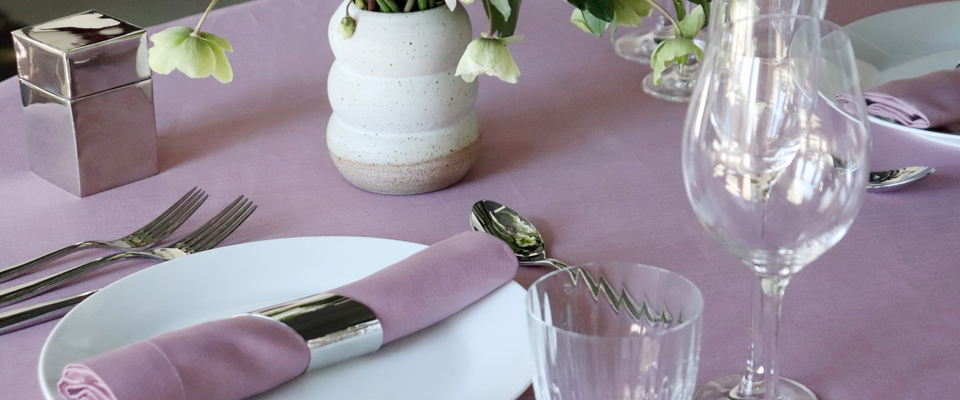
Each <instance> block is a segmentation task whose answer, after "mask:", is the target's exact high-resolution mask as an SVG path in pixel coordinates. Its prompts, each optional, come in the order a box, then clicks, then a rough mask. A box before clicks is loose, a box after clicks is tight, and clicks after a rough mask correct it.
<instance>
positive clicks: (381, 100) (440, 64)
mask: <svg viewBox="0 0 960 400" xmlns="http://www.w3.org/2000/svg"><path fill="white" fill-rule="evenodd" d="M346 4H347V3H343V4H341V6H340V8H338V10H339V11H338V12H337V13H335V14H334V15H333V17H332V18H331V19H330V26H329V29H328V31H327V36H328V38H329V40H330V47H331V48H332V49H333V54H334V55H335V56H336V61H334V62H333V65H332V66H331V68H330V76H329V79H328V80H327V94H328V96H329V98H330V106H331V107H332V108H333V115H331V116H330V122H329V124H328V125H327V148H328V149H329V151H330V157H331V158H333V162H334V164H336V166H337V169H339V170H340V173H341V174H342V175H343V176H344V177H345V178H346V179H347V180H348V181H350V183H352V184H354V185H355V186H357V187H359V188H361V189H364V190H368V191H371V192H377V193H387V194H414V193H425V192H431V191H434V190H439V189H443V188H445V187H448V186H450V185H452V184H454V183H456V182H457V181H458V180H460V178H463V176H464V175H465V174H466V173H467V171H468V170H469V169H470V166H471V165H473V162H474V160H476V158H477V155H478V154H479V149H478V146H479V138H480V128H479V125H478V123H477V113H476V110H475V109H474V104H475V102H476V98H477V82H476V81H474V82H472V83H467V82H464V81H463V79H462V78H460V77H458V76H455V75H454V73H455V72H456V69H457V64H458V63H459V62H460V57H461V56H462V55H463V51H464V49H466V47H467V44H469V43H470V40H471V39H472V34H473V31H472V29H471V27H470V18H469V16H468V15H467V12H466V11H465V10H464V9H463V7H462V6H458V7H457V8H456V10H455V11H453V12H451V11H450V9H448V8H446V7H437V8H434V9H431V10H427V11H417V12H410V13H378V12H368V11H361V10H359V9H357V8H356V7H355V6H354V5H353V4H350V6H349V7H350V15H351V16H352V17H354V18H355V19H356V20H357V29H356V32H355V33H354V35H353V36H352V37H350V38H349V39H343V38H342V37H341V36H340V34H339V33H338V32H337V27H338V26H339V25H340V19H341V18H343V16H344V14H343V12H342V11H343V10H344V7H345V6H346Z"/></svg>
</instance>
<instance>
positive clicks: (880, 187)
mask: <svg viewBox="0 0 960 400" xmlns="http://www.w3.org/2000/svg"><path fill="white" fill-rule="evenodd" d="M934 171H936V170H935V169H934V168H933V167H904V168H897V169H892V170H889V171H880V172H871V173H870V182H869V183H867V191H869V192H875V193H876V192H889V191H893V190H899V189H903V188H904V187H906V186H908V185H910V184H912V183H915V182H917V181H919V180H921V179H923V178H926V177H928V176H930V174H932V173H934Z"/></svg>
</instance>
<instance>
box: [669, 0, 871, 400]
mask: <svg viewBox="0 0 960 400" xmlns="http://www.w3.org/2000/svg"><path fill="white" fill-rule="evenodd" d="M716 32H717V33H716V34H714V35H712V37H711V44H710V46H708V48H707V54H706V56H705V59H704V62H703V64H702V70H701V73H700V76H699V77H698V79H697V85H696V88H695V91H694V96H693V100H692V101H691V103H690V108H689V109H688V113H687V120H686V124H685V127H684V139H683V176H684V183H685V186H686V191H687V197H688V199H689V200H690V203H691V204H692V206H693V209H694V211H695V213H696V214H697V216H698V218H699V219H700V222H701V223H702V224H703V226H704V227H705V228H706V229H707V231H709V232H710V233H711V234H712V236H713V237H714V239H715V240H717V241H718V242H719V243H720V244H721V245H722V246H723V247H724V248H725V249H726V250H727V251H728V252H730V253H731V254H733V255H734V256H736V257H737V258H739V259H740V260H741V261H742V262H743V263H744V264H746V265H747V266H749V267H750V268H752V269H753V271H754V272H755V273H756V281H757V282H756V285H755V289H754V294H753V319H752V321H753V322H752V329H751V339H752V343H751V346H750V350H751V351H750V358H749V359H748V361H747V365H746V366H747V368H746V372H745V373H744V374H740V375H730V376H726V377H722V378H719V379H717V380H714V381H711V382H709V383H707V384H706V385H705V386H703V387H701V388H700V389H699V390H698V391H697V394H696V395H695V396H694V399H696V400H717V399H744V398H749V399H764V400H773V399H782V400H788V399H789V400H812V399H816V396H815V395H814V394H813V392H812V391H810V390H809V389H808V388H806V387H805V386H803V385H802V384H800V383H798V382H796V381H793V380H790V379H786V378H782V377H779V376H778V373H779V366H778V364H777V352H778V330H779V322H780V304H781V300H782V296H783V293H784V289H785V288H786V286H787V283H788V282H789V281H790V277H792V276H793V275H794V274H796V273H797V272H799V271H800V270H801V269H802V268H803V267H804V266H806V265H808V264H809V263H810V262H812V261H814V260H815V259H817V258H818V257H819V256H820V255H822V254H823V253H824V252H826V251H827V250H829V249H830V248H831V247H833V245H834V244H836V243H837V242H838V241H839V240H840V239H841V238H842V237H843V236H844V234H845V233H846V232H847V229H848V228H849V227H850V225H851V224H852V223H853V220H854V217H856V215H857V212H858V210H859V209H860V205H861V204H862V202H863V197H864V193H865V185H866V183H867V178H868V172H867V171H868V166H867V148H868V145H869V140H870V139H869V130H868V129H869V128H868V127H869V125H868V123H867V117H866V110H865V103H864V101H863V93H862V92H861V89H860V80H859V76H858V74H857V69H856V63H855V60H856V59H855V58H854V55H853V51H852V49H851V47H850V39H849V38H848V37H847V35H846V34H845V33H844V31H843V29H842V28H841V27H839V26H837V25H836V24H833V23H831V22H827V21H822V20H819V19H817V18H815V17H808V16H797V15H782V14H781V15H762V16H754V17H752V18H748V19H741V20H736V21H733V22H729V23H727V24H725V25H724V26H723V27H721V28H719V29H717V30H716ZM838 99H843V100H845V101H841V100H838Z"/></svg>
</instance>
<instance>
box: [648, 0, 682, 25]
mask: <svg viewBox="0 0 960 400" xmlns="http://www.w3.org/2000/svg"><path fill="white" fill-rule="evenodd" d="M647 3H650V5H651V6H653V8H656V9H657V10H658V11H660V13H661V14H663V15H664V16H665V17H667V19H669V20H670V22H671V23H672V24H673V26H675V27H677V29H680V23H679V22H677V20H676V18H673V16H672V15H670V13H668V12H667V10H666V9H664V8H663V7H662V6H661V5H660V4H657V2H656V1H655V0H647Z"/></svg>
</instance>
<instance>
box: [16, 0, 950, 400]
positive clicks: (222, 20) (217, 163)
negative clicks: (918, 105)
mask: <svg viewBox="0 0 960 400" xmlns="http://www.w3.org/2000/svg"><path fill="white" fill-rule="evenodd" d="M924 2H926V1H923V0H892V1H884V2H872V1H866V0H852V1H846V2H842V1H835V2H833V4H831V5H830V7H829V9H828V13H827V17H828V19H830V20H833V21H835V22H837V23H839V24H841V25H843V24H847V23H849V22H852V21H854V20H856V19H859V18H862V17H865V16H868V15H872V14H875V13H878V12H882V11H886V10H891V9H895V8H898V7H903V6H908V5H913V4H920V3H924ZM339 4H340V3H339V2H338V1H297V0H259V1H254V2H251V3H248V4H242V5H239V6H233V7H229V8H225V9H221V10H217V11H216V12H215V13H214V14H213V15H212V16H211V17H210V18H209V19H208V21H207V23H206V25H205V28H206V29H207V30H209V31H211V32H214V33H216V34H218V35H221V36H224V37H226V38H229V39H230V40H231V41H232V42H233V45H234V48H235V49H236V51H235V52H234V53H233V54H232V56H231V62H232V64H233V66H234V69H235V73H236V78H235V80H234V82H233V83H231V84H228V85H222V84H220V83H218V82H216V81H215V80H213V79H206V80H199V81H198V80H191V79H188V78H185V77H184V76H182V75H179V74H173V75H169V76H160V75H156V76H155V77H154V79H155V82H154V87H155V92H156V107H157V124H158V131H159V145H160V168H161V172H160V174H159V175H157V176H155V177H151V178H148V179H145V180H142V181H139V182H135V183H132V184H129V185H126V186H122V187H120V188H117V189H113V190H110V191H107V192H103V193H100V194H97V195H94V196H91V197H88V198H84V199H78V198H76V197H74V196H72V195H70V194H68V193H66V192H64V191H62V190H61V189H59V188H57V187H55V186H53V185H51V184H49V183H47V182H46V181H43V180H42V179H40V178H38V177H36V176H34V175H33V174H32V173H31V172H29V169H28V165H27V158H26V150H25V149H26V142H25V141H26V137H25V135H24V132H23V123H22V119H21V114H20V112H21V106H20V97H19V91H18V86H17V82H16V79H10V80H6V81H4V82H0V265H10V264H13V263H15V262H19V261H22V260H24V259H27V258H29V257H31V256H35V255H37V254H40V253H43V252H45V251H49V250H51V249H52V248H54V247H57V246H60V245H65V244H68V243H73V242H76V241H78V240H81V239H88V238H101V237H102V238H105V239H111V238H113V237H115V236H116V237H118V236H122V235H124V234H126V233H128V232H129V231H132V230H133V229H136V228H137V227H138V226H139V225H141V224H142V223H143V222H145V221H147V220H149V219H151V218H153V216H154V215H155V214H156V213H157V212H158V211H159V210H162V209H163V208H165V207H166V206H167V205H168V204H169V203H170V202H172V201H173V200H174V199H176V198H177V197H179V196H180V195H181V194H182V193H184V192H185V191H186V190H187V189H189V188H190V187H193V186H195V185H199V186H201V187H203V188H204V189H206V190H207V192H208V193H211V194H212V198H211V200H210V201H209V202H210V203H212V204H216V206H211V205H207V206H205V207H204V208H202V209H201V211H200V212H199V214H198V216H197V217H194V219H193V220H191V221H188V222H187V224H186V225H187V226H186V227H185V228H182V229H183V231H184V232H186V231H188V230H190V229H193V228H195V227H196V226H197V225H198V223H199V222H200V221H202V220H203V219H205V218H207V217H209V216H210V215H212V212H213V211H212V210H214V209H215V208H218V207H220V206H221V205H222V204H225V203H226V202H227V201H228V200H229V199H231V198H233V197H235V196H237V195H238V194H241V193H243V194H246V195H247V196H249V197H250V198H252V199H253V200H254V201H255V202H257V204H259V205H260V208H259V209H258V210H257V212H256V213H255V214H254V215H253V216H252V217H251V218H250V220H249V221H248V222H247V223H246V224H245V225H244V226H243V227H241V228H240V229H239V230H238V231H237V232H236V233H235V234H234V235H233V236H231V237H230V238H228V239H227V240H226V241H225V242H224V245H229V244H236V243H242V242H249V241H255V240H263V239H270V238H281V237H293V236H317V235H352V236H372V237H384V238H391V239H400V240H406V241H412V242H419V243H434V242H437V241H439V240H441V239H443V238H446V237H449V236H452V235H454V234H456V233H458V232H461V231H463V230H466V229H468V223H467V214H468V211H469V209H470V206H471V205H472V204H473V203H474V202H475V201H477V200H480V199H492V200H497V201H500V202H502V203H505V204H508V205H510V206H512V207H513V208H515V209H517V210H519V211H521V212H522V213H523V214H524V215H526V216H528V217H530V218H531V219H532V220H533V221H534V222H535V223H536V225H537V226H538V227H539V228H541V229H542V230H543V231H544V235H545V237H546V240H547V242H548V244H549V245H550V252H551V255H553V256H556V257H559V258H561V259H563V260H564V261H566V262H568V263H581V262H588V261H595V260H628V261H635V262H642V263H646V264H651V265H656V266H659V267H663V268H667V269H669V270H672V271H676V272H678V273H681V274H683V275H684V276H686V277H688V278H690V279H691V280H692V281H693V282H694V283H695V284H697V285H698V286H699V287H700V288H701V289H702V291H703V293H704V296H705V298H706V310H705V316H704V338H703V351H702V354H701V362H700V374H699V380H700V382H701V383H702V382H705V381H706V380H708V379H711V378H714V377H717V376H720V375H726V374H730V373H739V372H740V371H741V368H742V367H743V362H744V359H745V357H746V355H747V344H748V343H747V329H748V326H749V321H750V313H749V309H750V306H749V304H750V295H749V293H750V285H751V284H752V283H753V281H752V279H751V273H750V272H749V271H748V269H747V268H745V267H742V266H739V265H738V262H737V261H736V260H734V259H733V257H731V256H729V255H727V254H726V253H725V252H724V251H723V250H722V249H721V248H720V246H719V245H717V244H716V243H715V242H714V241H713V240H712V239H710V237H709V236H708V234H707V233H706V231H705V230H704V229H703V228H701V226H700V224H699V223H698V222H697V219H696V216H695V215H694V213H693V212H692V209H691V208H690V206H689V204H688V202H687V200H686V196H685V193H684V189H683V181H682V176H681V170H680V137H681V134H680V131H681V127H682V123H683V117H684V114H685V111H686V104H677V103H668V102H663V101H659V100H655V99H653V98H651V97H648V96H646V95H644V94H643V91H642V89H641V84H640V82H641V79H642V78H643V76H644V75H646V74H647V73H648V72H649V71H650V70H649V68H648V67H646V66H640V65H637V64H635V63H631V62H628V61H624V60H622V59H619V58H618V57H617V56H616V54H615V53H614V51H613V49H612V46H611V44H610V41H609V38H604V39H594V38H592V37H591V36H589V35H587V34H584V33H583V32H581V31H580V30H579V29H577V28H575V27H572V26H570V24H569V23H568V22H567V21H568V19H569V16H570V12H571V8H570V6H569V5H567V4H566V3H565V2H563V1H549V2H546V1H537V2H529V4H525V5H524V9H523V12H522V14H523V15H522V17H521V22H520V25H519V27H518V33H520V34H523V35H525V36H526V39H525V40H524V41H522V42H520V43H517V44H514V45H511V51H512V53H513V54H514V57H515V58H516V60H517V63H518V64H519V66H520V69H521V71H522V72H523V75H522V76H521V77H520V82H519V83H517V84H516V85H510V84H505V83H501V82H499V81H496V80H495V79H489V78H488V77H483V78H480V79H481V89H480V96H479V100H478V103H477V110H478V113H479V116H480V120H481V126H482V141H483V142H482V143H483V150H482V154H481V157H480V161H479V163H478V164H477V165H476V166H475V167H474V168H473V170H472V171H471V172H470V173H469V174H468V175H467V176H466V178H464V180H463V181H461V182H459V183H458V184H457V185H455V186H453V187H451V188H449V189H446V190H442V191H439V192H435V193H429V194H423V195H416V196H386V195H377V194H371V193H367V192H363V191H361V190H359V189H356V188H354V187H353V186H351V185H350V184H349V183H347V182H346V181H345V180H344V179H343V178H342V177H340V175H339V174H338V172H337V171H336V169H335V168H334V166H333V163H332V162H331V160H330V158H329V157H328V155H327V151H326V147H325V137H324V130H325V127H326V123H327V119H328V118H329V116H330V105H329V103H328V102H327V99H326V77H327V72H328V70H329V67H330V63H331V62H332V60H333V57H332V55H331V53H330V49H329V46H328V45H327V40H326V26H327V21H328V20H329V18H330V16H331V15H332V13H333V12H334V9H335V8H336V6H337V5H339ZM468 9H469V10H470V12H471V14H472V15H473V17H474V21H475V25H476V26H475V30H476V31H477V32H480V31H481V30H483V28H484V26H483V25H484V24H483V23H481V22H479V21H482V20H483V19H482V15H481V12H482V10H481V9H480V7H478V5H476V4H474V5H472V6H469V7H468ZM117 17H120V18H124V16H122V15H118V16H117ZM131 22H136V21H131ZM195 22H196V18H191V19H188V20H186V21H183V22H177V23H176V24H178V25H193V24H194V23H195ZM891 29H896V27H891ZM157 30H158V28H153V29H150V31H151V32H156V31H157ZM905 34H909V33H908V32H905ZM873 133H874V147H873V151H872V157H873V159H872V163H873V169H882V168H888V167H894V166H903V165H918V164H922V165H932V166H934V167H936V168H937V173H936V174H934V175H933V176H931V177H930V178H928V179H926V180H924V181H922V182H920V183H918V184H917V185H915V186H912V187H910V188H909V189H907V190H904V191H901V192H894V193H890V194H871V195H868V197H867V199H866V202H865V204H864V206H863V209H862V211H861V212H860V215H859V217H858V218H857V221H856V222H855V223H854V225H853V227H852V228H851V229H850V231H849V233H848V234H847V236H846V238H844V239H843V240H842V241H841V242H840V243H839V244H838V245H837V246H836V247H835V248H834V249H832V250H831V251H829V252H827V253H826V254H825V255H824V256H823V257H822V258H821V259H819V260H817V261H816V262H814V263H813V264H812V265H810V266H809V267H808V268H806V269H805V270H804V271H803V272H801V273H800V274H799V275H797V276H796V277H795V278H794V279H793V280H792V283H791V285H790V287H789V289H788V290H787V295H786V299H785V304H784V308H783V310H784V311H783V326H782V340H781V343H782V351H781V355H782V368H781V372H782V373H783V374H784V375H785V376H788V377H791V378H794V379H797V380H799V381H801V382H804V383H806V384H807V385H809V386H810V387H811V388H812V389H813V390H814V391H815V392H817V393H818V394H819V395H820V396H821V398H823V399H865V400H872V399H949V398H956V396H957V393H960V380H957V379H956V377H957V374H958V371H960V346H957V345H956V337H957V335H958V334H960V309H958V308H957V307H956V306H955V305H954V304H955V303H956V301H955V298H956V297H957V296H960V268H958V267H960V246H958V241H957V238H960V150H957V149H953V148H946V147H940V146H937V145H934V144H930V143H928V142H925V141H923V140H920V139H916V138H913V137H910V136H906V135H903V134H900V133H897V132H893V131H886V130H883V129H882V128H881V127H878V126H874V130H873ZM208 207H209V208H208ZM101 254H102V253H101ZM77 260H78V258H77V257H71V258H69V259H66V260H63V261H62V262H59V263H57V264H56V265H54V266H52V267H50V268H47V269H45V270H44V271H43V272H42V273H49V272H51V271H56V270H60V269H64V268H66V267H68V266H70V265H71V264H74V263H75V262H76V261H77ZM145 267H146V265H143V264H125V265H120V266H117V267H112V268H109V269H107V270H105V271H103V272H101V273H98V274H95V275H93V276H90V277H89V278H87V279H85V280H83V281H80V282H78V283H76V284H74V285H71V286H70V287H67V288H62V289H60V290H56V291H53V292H50V293H47V294H45V295H43V296H40V297H37V298H34V299H31V300H29V301H28V302H25V303H24V304H32V303H36V302H40V301H45V300H49V299H53V298H57V297H62V296H65V295H69V294H74V293H79V292H81V291H84V290H88V289H93V288H97V287H102V286H103V285H105V284H108V283H110V282H113V281H115V280H116V279H119V278H120V277H123V276H126V275H128V274H130V273H132V272H135V271H137V270H139V269H141V268H145ZM543 272H545V271H541V270H537V269H524V270H523V271H521V273H520V275H519V276H518V278H517V280H518V281H520V282H521V283H524V284H528V283H529V282H531V281H532V280H533V279H534V278H535V277H537V276H539V275H540V274H542V273H543ZM40 274H41V273H36V274H31V275H28V276H26V277H23V278H20V279H18V280H16V281H14V282H11V283H4V284H3V285H2V286H3V287H6V286H8V285H11V284H13V283H16V282H21V281H24V280H26V279H33V278H35V277H37V276H39V275H40ZM54 324H55V323H54V322H49V323H45V324H42V325H39V326H36V327H33V328H30V329H27V330H23V331H19V332H14V333H11V334H8V335H4V336H0V398H3V399H17V400H21V399H22V400H35V399H40V398H41V394H40V389H39V384H38V380H37V377H36V368H37V359H38V356H39V351H40V348H41V346H42V344H43V341H44V339H45V338H46V336H47V335H48V334H49V332H50V330H51V329H52V328H53V326H54ZM491 384H495V382H494V383H491ZM520 398H521V399H525V400H529V399H532V398H533V394H532V392H531V391H529V390H528V391H527V392H526V393H524V394H523V395H522V396H521V397H520ZM491 400H496V399H491Z"/></svg>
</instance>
